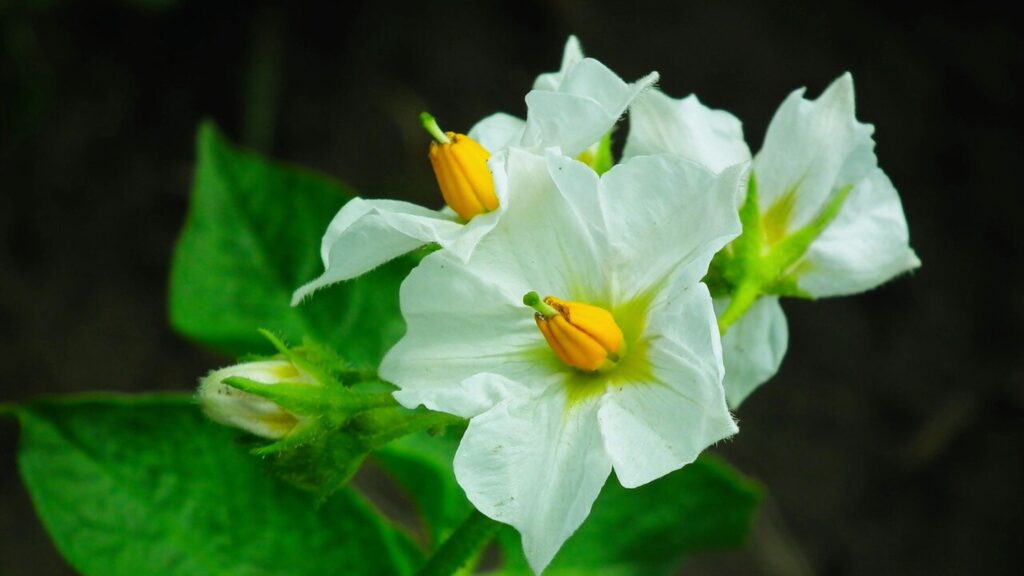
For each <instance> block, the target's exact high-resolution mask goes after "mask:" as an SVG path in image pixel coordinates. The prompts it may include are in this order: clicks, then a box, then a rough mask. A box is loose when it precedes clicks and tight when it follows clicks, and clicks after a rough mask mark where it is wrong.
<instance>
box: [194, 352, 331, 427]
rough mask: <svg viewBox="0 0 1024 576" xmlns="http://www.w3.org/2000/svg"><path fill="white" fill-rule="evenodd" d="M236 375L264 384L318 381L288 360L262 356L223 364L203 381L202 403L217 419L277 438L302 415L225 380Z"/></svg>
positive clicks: (200, 398) (209, 414)
mask: <svg viewBox="0 0 1024 576" xmlns="http://www.w3.org/2000/svg"><path fill="white" fill-rule="evenodd" d="M232 377H240V378H246V379H249V380H253V381H256V382H261V383H264V384H281V383H288V384H310V385H313V386H315V385H317V381H316V380H315V379H314V378H313V377H312V376H310V375H309V374H307V373H305V372H303V371H302V370H300V369H299V368H298V367H296V366H295V365H294V364H292V363H291V362H289V361H288V360H261V361H258V362H245V363H243V364H236V365H234V366H228V367H227V368H221V369H220V370H215V371H213V372H211V373H210V374H208V375H207V376H206V377H205V378H203V379H202V380H200V382H199V404H200V406H202V409H203V412H204V413H206V415H207V416H208V417H209V418H210V419H211V420H213V421H215V422H219V423H221V424H225V425H227V426H234V427H236V428H241V429H242V430H245V431H247V432H250V433H252V434H255V435H257V436H261V437H263V438H269V439H272V440H277V439H280V438H283V437H285V436H287V435H288V433H289V432H291V430H292V428H294V427H295V425H296V424H298V422H299V417H298V416H296V415H295V414H292V413H291V412H288V411H287V410H285V409H284V408H281V407H280V406H278V405H277V404H275V403H274V402H271V401H270V400H267V399H265V398H260V397H259V396H256V395H254V394H250V393H248V392H243V391H241V390H238V389H237V388H233V387H231V386H229V385H227V384H224V380H226V379H228V378H232Z"/></svg>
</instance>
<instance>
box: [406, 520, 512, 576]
mask: <svg viewBox="0 0 1024 576" xmlns="http://www.w3.org/2000/svg"><path fill="white" fill-rule="evenodd" d="M499 528H501V524H500V523H498V522H496V521H494V520H491V519H490V518H488V517H487V516H484V515H483V514H481V513H480V511H479V510H476V509H474V510H473V512H472V513H471V514H470V515H469V518H466V519H465V520H464V521H463V522H462V524H460V525H459V527H458V528H457V529H456V530H455V532H453V533H452V535H451V536H449V537H448V539H447V540H445V542H444V544H442V545H441V547H440V548H438V549H437V551H436V552H434V555H433V556H431V557H430V559H429V560H427V563H426V564H424V565H423V567H422V568H420V571H419V572H417V574H418V576H451V575H452V574H455V573H456V572H458V570H459V569H460V568H462V567H463V566H465V565H466V563H467V562H469V561H470V560H472V559H473V558H475V557H476V555H477V554H479V553H480V551H481V550H483V548H484V546H486V545H487V543H488V542H490V540H491V538H492V537H494V535H495V534H497V533H498V529H499Z"/></svg>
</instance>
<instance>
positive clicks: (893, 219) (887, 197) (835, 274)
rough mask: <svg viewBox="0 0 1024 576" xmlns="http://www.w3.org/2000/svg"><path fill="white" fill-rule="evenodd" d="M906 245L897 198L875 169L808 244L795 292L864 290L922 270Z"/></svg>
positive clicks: (820, 293) (839, 293) (820, 294)
mask: <svg viewBox="0 0 1024 576" xmlns="http://www.w3.org/2000/svg"><path fill="white" fill-rule="evenodd" d="M909 243H910V233H909V231H908V230H907V219H906V217H905V216H904V215H903V206H902V204H901V203H900V197H899V194H897V193H896V188H894V187H893V185H892V182H891V181H890V180H889V178H888V177H887V176H886V175H885V173H884V172H882V171H881V170H879V169H875V170H874V171H873V172H871V174H870V175H869V176H868V177H867V178H864V179H863V180H861V181H860V183H859V184H857V186H856V187H855V188H854V189H853V190H851V191H850V195H849V196H848V197H847V198H846V202H845V203H844V204H843V207H842V209H841V210H840V211H839V215H838V216H836V219H835V220H833V221H832V223H831V224H829V226H828V228H826V229H825V231H824V232H823V233H822V234H821V236H819V237H818V238H817V240H815V241H814V243H813V244H811V247H810V249H809V250H808V251H807V254H806V255H805V257H804V259H803V261H802V262H801V263H800V264H799V267H800V268H799V276H798V283H799V286H800V288H801V289H802V290H804V291H806V292H807V293H809V294H811V295H812V296H815V297H818V298H820V297H825V296H843V295H846V294H856V293H857V292H863V291H864V290H869V289H871V288H874V287H876V286H878V285H879V284H882V283H883V282H886V281H887V280H890V279H891V278H893V277H895V276H897V275H899V274H902V273H904V272H907V271H909V270H913V269H914V268H917V267H918V266H920V265H921V261H920V260H918V258H917V255H916V254H914V251H913V250H912V249H911V248H910V244H909Z"/></svg>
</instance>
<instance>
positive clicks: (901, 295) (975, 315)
mask: <svg viewBox="0 0 1024 576" xmlns="http://www.w3.org/2000/svg"><path fill="white" fill-rule="evenodd" d="M968 6H969V8H968ZM570 33H572V34H576V35H578V36H579V37H580V39H581V41H582V43H583V47H584V49H585V51H586V52H587V53H588V55H592V56H595V57H597V58H599V59H600V60H602V61H603V62H605V63H606V64H608V65H609V66H610V67H611V68H612V69H613V70H615V71H617V72H618V73H620V74H621V75H622V76H623V77H624V78H626V79H627V80H633V79H636V78H639V77H640V76H641V75H643V74H645V73H647V72H649V71H651V70H658V71H659V72H661V78H662V80H661V83H660V85H661V88H662V89H663V90H665V91H666V92H667V93H669V94H671V95H673V96H676V97H681V96H684V95H686V94H689V93H691V92H696V93H697V94H698V95H699V96H700V97H701V99H702V100H703V101H704V102H705V103H707V104H708V105H710V106H712V107H717V108H724V109H727V110H729V111H731V112H733V113H734V114H736V115H737V116H738V117H739V118H741V119H742V120H743V121H744V125H745V130H746V134H747V136H748V141H749V142H750V143H751V147H752V148H753V149H755V150H756V149H757V148H758V145H759V143H760V142H761V140H762V137H763V135H764V131H765V128H766V126H767V123H768V121H769V119H770V118H771V115H772V113H773V112H774V111H775V108H776V107H777V106H778V104H779V103H780V102H781V101H782V99H783V98H784V97H785V95H786V94H788V93H789V92H790V91H791V90H792V89H794V88H797V87H799V86H807V87H808V89H809V93H810V94H811V95H812V96H816V95H817V94H818V93H820V92H821V90H823V89H824V88H825V86H826V85H827V84H828V83H829V82H830V81H831V80H832V79H834V78H835V77H837V76H838V75H839V74H840V73H842V72H843V71H846V70H849V71H851V72H852V73H853V75H854V78H855V80H856V85H857V92H858V94H857V100H858V101H857V104H858V116H859V117H860V119H861V120H863V121H866V122H870V123H873V124H874V125H875V126H876V129H877V131H876V139H877V141H878V148H877V153H878V156H879V160H880V163H881V166H882V167H883V168H884V169H885V170H886V171H887V172H888V174H889V175H890V176H891V177H892V179H893V181H894V182H895V183H896V186H897V188H898V189H899V190H900V192H901V195H902V198H903V202H904V207H905V210H906V214H907V219H908V220H909V222H910V230H911V240H912V244H913V246H914V248H915V249H916V250H917V252H918V254H919V255H920V257H921V260H922V261H923V262H924V266H923V267H922V268H921V270H920V271H919V272H918V273H916V274H914V275H913V276H911V277H905V278H900V279H898V280H897V281H895V282H892V283H891V284H889V285H886V286H884V287H882V288H880V289H878V290H875V291H873V292H870V293H868V294H864V295H861V296H856V297H850V298H842V299H835V300H828V301H823V302H818V303H807V302H790V301H787V302H786V304H785V307H786V311H787V313H788V315H789V320H790V333H791V341H790V350H789V354H788V357H787V358H786V362H785V363H784V365H783V368H782V370H781V372H780V373H779V375H778V376H777V377H776V378H775V379H774V380H773V381H772V382H770V383H769V385H767V386H765V387H764V388H762V389H761V390H760V391H759V392H757V393H756V394H755V395H754V396H752V397H751V398H750V399H749V400H748V401H747V402H746V404H744V406H743V407H742V408H741V409H740V410H739V412H738V417H739V419H740V421H741V427H742V429H743V433H742V434H740V435H739V436H738V437H737V438H735V439H734V440H733V441H731V442H729V443H728V444H725V445H723V446H719V447H718V448H716V450H717V451H718V452H719V453H721V454H723V455H724V456H725V457H727V458H728V459H729V460H731V461H732V462H733V463H734V464H735V465H736V466H738V467H739V468H740V469H741V470H742V471H744V472H745V473H747V474H749V475H750V476H752V477H754V478H756V479H758V480H759V481H760V482H762V483H763V484H764V485H765V487H766V489H767V491H768V494H769V498H768V501H767V502H766V505H765V507H764V509H763V510H762V513H761V516H760V518H759V519H758V521H757V525H756V527H755V530H754V533H753V535H752V537H751V539H750V542H749V543H748V545H747V546H746V548H744V549H742V550H739V551H735V552H722V553H712V554H704V555H701V556H698V557H696V558H694V559H692V560H691V561H690V562H689V563H688V564H687V566H686V567H685V569H684V573H688V574H705V575H725V574H835V575H876V574H1017V573H1019V570H1020V565H1021V564H1022V561H1024V553H1022V549H1021V546H1020V542H1021V541H1022V540H1021V537H1022V534H1021V521H1022V519H1024V514H1022V512H1024V363H1022V361H1021V358H1022V344H1024V338H1022V331H1024V322H1022V320H1024V291H1022V290H1021V288H1020V284H1019V282H1018V278H1019V277H1020V268H1021V265H1022V264H1024V260H1022V258H1021V256H1022V252H1024V235H1022V234H1020V233H1019V223H1020V221H1021V218H1022V215H1024V202H1022V200H1021V198H1022V188H1021V185H1020V176H1019V174H1020V167H1021V161H1022V159H1024V145H1022V140H1021V136H1020V135H1021V131H1022V129H1024V125H1022V123H1021V122H1020V112H1019V106H1020V98H1021V96H1022V94H1021V72H1022V71H1024V70H1022V69H1024V67H1022V60H1024V41H1022V37H1021V34H1020V31H1019V21H1018V19H1017V18H1016V17H1014V16H1012V14H1011V13H1010V12H1009V11H1006V10H1003V9H1000V8H996V7H986V6H984V5H983V4H982V3H970V4H969V5H966V4H965V7H964V8H963V9H953V8H945V9H939V8H933V9H931V10H928V11H921V10H919V9H913V10H912V9H909V8H907V9H903V8H899V7H895V6H894V5H892V4H891V3H889V4H887V5H886V6H885V7H884V8H883V7H881V6H876V5H872V4H871V3H866V2H859V1H844V2H829V3H823V2H815V1H805V2H804V1H801V2H772V3H761V2H752V1H748V2H729V3H724V2H714V1H707V2H672V3H658V2H645V1H641V0H632V1H630V2H608V3H600V4H598V3H591V2H582V1H572V0H554V1H519V2H514V3H497V2H495V3H470V2H429V3H420V4H416V5H413V4H411V3H410V4H406V3H397V4H391V3H385V2H376V3H367V4H358V3H355V2H352V3H328V2H323V3H312V2H303V3H294V2H293V3H286V2H283V1H282V2H269V1H253V2H226V1H215V0H203V1H200V0H179V1H175V0H131V1H130V0H122V1H120V2H115V1H110V0H106V1H94V2H71V1H68V0H49V1H42V0H39V1H32V2H30V1H18V0H6V1H4V2H0V39H2V41H0V327H2V338H0V342H2V345H0V366H2V369H0V401H19V400H24V399H27V398H29V397H31V396H33V395H36V394H41V393H68V392H76V391H86V390H101V389H102V390H122V391H140V390H151V389H169V390H190V389H191V388H192V387H193V385H194V383H195V381H196V378H197V376H199V375H201V374H203V373H205V371H207V370H208V369H210V368H213V367H216V366H218V365H221V364H224V363H226V362H227V361H228V359H226V358H222V357H217V356H215V355H213V354H212V353H209V352H204V351H203V350H201V349H198V348H196V347H194V346H192V345H190V344H188V343H186V342H185V341H183V340H182V339H181V338H179V337H178V336H176V335H175V334H174V333H172V332H171V331H170V330H169V328H168V326H167V320H166V311H165V299H166V286H167V275H168V266H169V262H170V255H171V251H172V249H173V246H174V241H175V237H176V234H177V232H178V230H179V228H180V226H181V224H182V221H183V218H184V215H185V210H186V206H187V202H188V193H189V187H190V179H191V174H192V163H193V137H194V130H195V127H196V125H197V123H198V122H199V121H200V119H202V118H212V119H214V120H216V122H217V123H218V124H219V125H220V126H221V127H222V129H223V130H224V131H225V132H226V133H227V134H228V135H229V136H230V137H231V138H232V139H234V140H236V141H238V142H241V143H244V144H246V145H247V146H250V147H252V148H255V149H258V150H261V151H263V152H265V153H268V154H271V155H273V156H275V157H277V158H281V159H284V160H287V161H289V162H293V163H296V164H301V165H304V166H309V167H313V168H316V169H318V170H321V171H323V172H326V173H328V174H330V175H332V176H334V177H336V178H338V179H340V180H342V181H344V182H346V183H348V184H350V185H352V186H354V187H355V188H356V189H357V190H359V191H360V192H361V193H362V194H363V195H364V196H370V197H377V196H388V197H398V198H406V199H411V200H414V201H418V202H421V203H424V204H426V205H430V206H435V205H438V204H439V202H440V199H439V195H438V194H437V192H436V190H435V184H434V182H433V180H432V178H433V176H432V174H431V172H430V169H429V164H428V162H427V160H426V146H427V143H428V137H427V135H426V134H425V133H423V131H422V129H421V128H420V127H419V125H418V122H417V119H416V114H417V113H418V112H419V111H420V110H422V109H426V110H430V111H431V112H433V113H434V114H435V115H436V116H437V117H438V118H439V119H440V121H441V123H442V126H444V127H446V128H447V129H450V130H456V131H465V130H468V128H469V127H470V126H471V125H472V124H473V122H475V121H476V120H477V119H479V118H481V117H483V116H485V115H487V114H489V113H491V112H494V111H499V110H500V111H506V112H510V113H513V114H516V115H519V116H522V115H524V113H525V105H524V103H523V95H524V94H525V92H526V91H527V89H528V88H529V87H530V85H531V83H532V81H533V78H534V76H535V75H536V74H537V73H539V72H542V71H550V70H554V69H557V67H558V64H559V62H560V59H561V52H562V46H563V44H564V42H565V39H566V37H567V35H569V34H570ZM1014 104H1015V105H1014ZM619 134H620V140H621V139H622V138H624V135H625V130H624V129H622V130H620V132H619ZM619 144H620V146H621V141H620V143H619ZM16 442H17V429H16V426H15V425H14V423H13V422H11V421H9V420H4V421H0V574H14V575H22V574H33V575H57V574H68V573H70V569H69V568H68V567H67V566H66V565H65V564H64V562H63V561H62V560H61V559H60V557H59V556H58V555H57V553H56V551H55V550H54V548H53V546H52V545H51V544H50V542H49V540H48V538H47V536H46V534H45V532H44V531H43V529H42V527H41V526H40V524H39V522H38V520H37V519H36V517H35V514H34V513H33V511H32V507H31V503H30V501H29V499H28V496H27V494H26V492H25V490H24V488H23V486H22V484H21V482H20V480H19V479H18V476H17V473H16V469H15V448H16Z"/></svg>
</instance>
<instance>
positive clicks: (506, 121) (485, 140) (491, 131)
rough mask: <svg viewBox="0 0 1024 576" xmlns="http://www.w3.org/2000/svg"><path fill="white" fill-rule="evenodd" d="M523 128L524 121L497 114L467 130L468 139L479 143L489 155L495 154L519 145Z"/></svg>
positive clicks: (502, 113)
mask: <svg viewBox="0 0 1024 576" xmlns="http://www.w3.org/2000/svg"><path fill="white" fill-rule="evenodd" d="M525 128H526V121H525V120H522V119H521V118H516V117H515V116H512V115H511V114H505V113H504V112H498V113H497V114H491V115H490V116H488V117H487V118H484V119H483V120H481V121H479V122H477V123H476V124H475V125H474V126H473V127H472V128H471V129H470V130H469V137H470V138H472V139H473V140H476V141H477V142H479V143H480V145H481V146H483V147H484V148H486V149H487V151H488V152H490V153H491V154H496V153H498V152H500V151H502V150H504V149H505V148H508V147H509V146H515V145H517V144H519V141H520V140H521V139H522V137H523V130H524V129H525Z"/></svg>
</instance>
